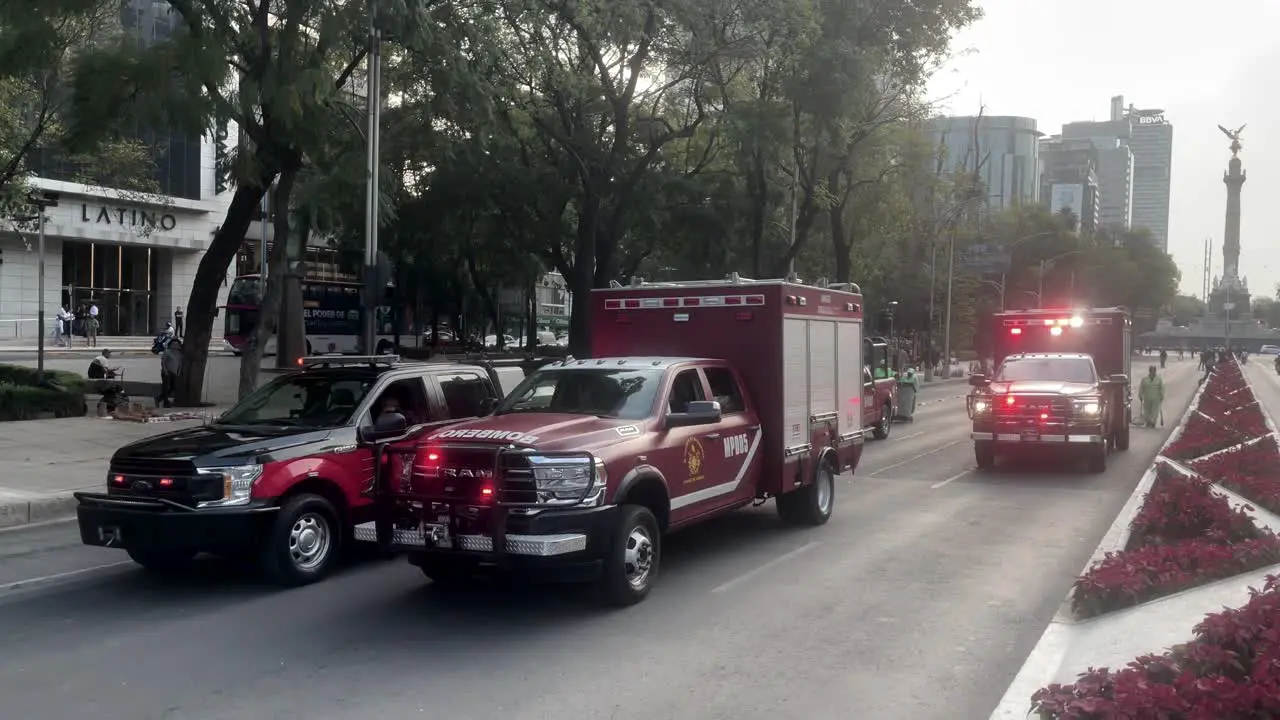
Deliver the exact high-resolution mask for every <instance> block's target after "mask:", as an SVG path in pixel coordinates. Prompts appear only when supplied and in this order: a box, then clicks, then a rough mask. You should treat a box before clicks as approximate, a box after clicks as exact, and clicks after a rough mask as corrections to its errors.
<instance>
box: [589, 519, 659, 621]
mask: <svg viewBox="0 0 1280 720" xmlns="http://www.w3.org/2000/svg"><path fill="white" fill-rule="evenodd" d="M661 566H662V537H661V535H660V534H659V531H658V520H657V518H655V517H654V516H653V513H652V512H650V511H649V508H647V507H644V506H642V505H623V506H622V507H621V508H619V509H618V525H617V527H616V528H615V529H614V535H613V545H612V547H610V548H609V554H608V556H607V557H606V558H605V561H604V577H602V578H601V579H600V588H599V589H600V594H601V599H602V600H603V601H604V602H605V603H607V604H609V605H613V606H615V607H626V606H628V605H635V604H636V603H638V602H640V601H641V600H644V599H645V598H646V597H648V596H649V590H650V589H652V588H653V584H654V582H655V581H656V580H657V579H658V571H659V569H660V568H661Z"/></svg>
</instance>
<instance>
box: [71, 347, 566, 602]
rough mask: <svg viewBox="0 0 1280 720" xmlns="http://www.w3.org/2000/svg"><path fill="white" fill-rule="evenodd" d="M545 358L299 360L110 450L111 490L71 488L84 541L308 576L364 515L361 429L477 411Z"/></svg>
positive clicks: (284, 579) (141, 556)
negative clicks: (245, 391)
mask: <svg viewBox="0 0 1280 720" xmlns="http://www.w3.org/2000/svg"><path fill="white" fill-rule="evenodd" d="M540 364H541V362H540V361H536V360H527V361H520V360H515V361H510V362H502V361H493V362H484V361H481V362H475V363H465V362H464V363H458V362H447V363H431V362H400V361H399V359H398V358H396V357H395V356H390V355H383V356H375V357H360V358H353V357H341V356H319V357H314V358H304V359H303V362H302V367H301V368H300V369H299V370H296V371H290V372H288V373H285V374H283V375H281V376H279V377H276V378H275V379H273V380H271V381H270V382H268V383H267V384H265V385H263V386H262V387H260V388H259V389H258V390H257V391H255V392H254V393H253V394H252V395H250V396H249V397H247V398H245V399H244V400H242V401H241V402H239V403H237V404H236V405H235V406H234V407H232V408H231V409H230V410H228V411H227V412H226V413H224V414H223V415H221V416H220V417H219V418H218V419H217V420H216V421H214V422H212V423H210V424H208V425H205V426H203V427H196V428H189V429H185V430H179V431H177V432H171V433H165V434H163V435H157V436H155V437H151V438H147V439H146V440H141V441H139V442H136V443H132V444H130V445H126V446H125V447H122V448H120V449H119V450H117V451H116V453H115V454H114V455H113V456H112V458H111V465H110V468H109V469H108V472H107V477H106V492H102V493H76V498H77V499H78V501H79V506H78V509H77V515H78V518H79V523H80V537H81V539H82V541H83V542H84V543H85V544H87V545H95V546H102V547H117V548H121V549H123V550H125V551H126V552H128V553H129V556H130V557H131V558H133V559H134V560H135V561H136V562H137V563H138V564H140V565H142V566H143V567H146V568H148V569H152V570H157V571H173V570H178V569H181V568H183V567H185V566H186V565H187V564H189V563H190V562H191V561H192V559H193V558H194V557H195V556H196V555H197V554H199V553H201V552H210V553H215V554H219V555H225V556H231V557H252V558H254V559H256V560H257V562H258V564H259V565H260V566H261V567H262V569H263V570H264V571H265V572H266V573H267V575H268V576H269V577H271V578H272V579H273V580H274V581H276V582H278V583H280V584H283V585H302V584H306V583H310V582H315V581H317V580H319V579H321V578H323V577H324V576H325V575H326V574H327V573H328V572H329V571H330V570H331V569H332V567H333V562H334V560H335V559H336V557H337V556H338V551H339V550H341V549H342V547H343V546H344V544H346V543H348V542H349V541H351V540H353V538H354V531H353V529H354V527H355V526H356V525H357V524H359V523H361V522H365V521H366V520H370V519H372V505H371V500H370V498H369V497H368V493H369V490H370V485H371V483H372V482H373V453H372V451H371V450H370V449H369V448H368V447H367V446H366V445H364V444H362V443H360V442H359V441H358V438H359V436H360V434H361V432H362V429H366V428H371V427H372V426H373V424H374V421H375V420H376V419H377V417H378V415H379V414H381V413H386V412H398V413H400V414H402V415H403V416H404V417H405V418H407V419H408V421H409V422H410V423H412V424H415V425H424V426H426V427H433V426H441V425H447V424H450V423H455V422H458V421H461V420H465V419H468V418H473V417H476V416H480V415H485V414H487V413H489V412H490V411H491V410H492V409H493V407H495V406H496V405H497V403H498V401H499V400H500V399H501V398H502V397H503V396H504V395H505V394H506V392H507V391H508V390H510V389H511V388H513V387H514V386H515V385H517V384H519V382H520V381H521V380H523V379H524V376H525V374H526V372H527V371H529V370H531V369H533V368H536V367H537V366H538V365H540Z"/></svg>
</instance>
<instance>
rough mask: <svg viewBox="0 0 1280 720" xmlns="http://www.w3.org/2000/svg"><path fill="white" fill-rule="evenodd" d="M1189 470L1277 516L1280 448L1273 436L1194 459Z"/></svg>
mask: <svg viewBox="0 0 1280 720" xmlns="http://www.w3.org/2000/svg"><path fill="white" fill-rule="evenodd" d="M1191 468H1192V469H1193V470H1195V471H1196V472H1197V473H1200V474H1201V475H1203V476H1204V477H1206V478H1208V479H1210V480H1212V481H1213V482H1216V483H1218V484H1220V485H1222V486H1223V487H1227V488H1230V489H1231V490H1234V491H1235V492H1237V493H1239V494H1241V495H1243V496H1244V497H1246V498H1248V499H1249V500H1251V501H1252V502H1255V503H1257V504H1258V505H1260V506H1262V507H1264V508H1266V509H1268V510H1270V511H1271V512H1273V513H1277V514H1280V445H1277V444H1276V439H1275V438H1274V437H1266V438H1263V439H1262V440H1259V441H1258V442H1256V443H1252V444H1250V445H1246V446H1245V447H1242V448H1238V449H1235V450H1229V451H1227V452H1224V453H1218V454H1217V455H1214V456H1213V457H1211V458H1205V459H1202V460H1197V461H1195V462H1194V463H1192V464H1191Z"/></svg>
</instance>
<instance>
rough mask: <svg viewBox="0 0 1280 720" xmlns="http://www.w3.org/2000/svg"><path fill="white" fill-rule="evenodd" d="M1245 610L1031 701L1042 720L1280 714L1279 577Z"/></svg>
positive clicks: (1190, 719) (1188, 719) (1212, 719)
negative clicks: (1154, 651)
mask: <svg viewBox="0 0 1280 720" xmlns="http://www.w3.org/2000/svg"><path fill="white" fill-rule="evenodd" d="M1250 594H1251V598H1250V600H1249V602H1248V603H1247V604H1245V606H1244V607H1242V608H1239V609H1236V610H1226V611H1223V612H1220V613H1215V614H1213V615H1209V616H1208V617H1206V618H1205V619H1204V621H1202V622H1201V623H1200V624H1199V625H1197V626H1196V628H1195V630H1194V631H1193V632H1194V639H1193V640H1192V641H1191V642H1188V643H1186V644H1185V645H1180V646H1178V647H1175V648H1173V649H1172V650H1170V651H1169V652H1168V653H1165V654H1162V655H1146V656H1143V657H1140V658H1137V659H1136V660H1134V661H1133V662H1131V663H1129V665H1128V666H1127V667H1125V668H1123V669H1121V670H1110V669H1108V668H1100V669H1095V668H1089V669H1088V670H1086V671H1085V672H1083V673H1081V674H1080V675H1079V677H1078V678H1077V679H1076V682H1074V683H1072V684H1069V685H1060V684H1053V685H1050V686H1048V687H1046V688H1043V689H1041V690H1039V691H1037V692H1036V693H1035V694H1034V695H1033V696H1032V698H1031V710H1032V712H1034V713H1036V714H1037V715H1039V717H1040V718H1041V719H1042V720H1101V719H1103V718H1105V719H1108V720H1110V719H1113V718H1114V719H1115V720H1120V719H1121V718H1123V719H1125V720H1162V719H1165V718H1177V719H1180V720H1181V719H1185V720H1227V718H1242V719H1243V718H1259V719H1261V718H1275V717H1280V578H1276V577H1274V576H1273V577H1269V578H1267V583H1266V586H1265V588H1264V590H1263V591H1262V592H1259V591H1257V590H1252V591H1251V593H1250Z"/></svg>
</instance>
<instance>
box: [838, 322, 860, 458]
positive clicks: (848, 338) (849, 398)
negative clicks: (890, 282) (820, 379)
mask: <svg viewBox="0 0 1280 720" xmlns="http://www.w3.org/2000/svg"><path fill="white" fill-rule="evenodd" d="M862 368H863V361H862V326H861V325H859V324H858V323H854V322H842V323H836V373H837V377H836V397H837V398H838V399H839V401H840V403H841V406H840V407H839V408H838V410H839V411H840V425H839V432H840V436H841V437H846V436H848V435H849V433H853V432H861V431H862Z"/></svg>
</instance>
